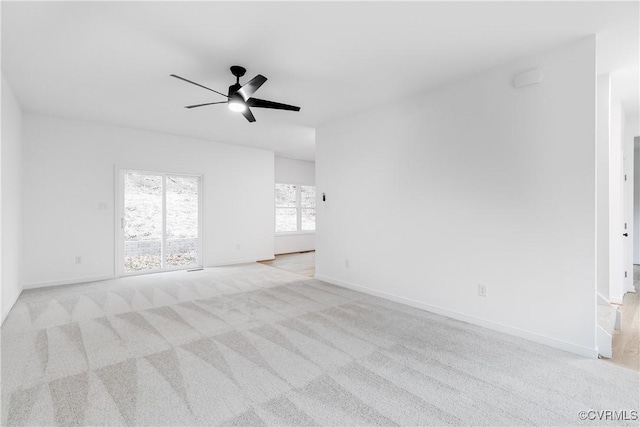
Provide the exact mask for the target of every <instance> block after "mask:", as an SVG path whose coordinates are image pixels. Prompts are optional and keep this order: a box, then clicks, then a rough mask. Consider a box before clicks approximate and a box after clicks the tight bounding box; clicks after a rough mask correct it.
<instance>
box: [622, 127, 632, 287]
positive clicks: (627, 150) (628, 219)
mask: <svg viewBox="0 0 640 427" xmlns="http://www.w3.org/2000/svg"><path fill="white" fill-rule="evenodd" d="M628 128H629V125H627V119H626V118H625V117H624V116H623V117H622V152H623V155H622V157H623V169H624V175H625V176H626V179H625V180H624V182H623V194H622V198H623V221H624V223H625V224H626V226H627V228H626V229H625V230H624V232H625V233H626V234H628V237H624V238H623V243H624V250H623V253H624V267H623V268H624V270H625V271H626V272H627V275H626V277H625V278H624V280H623V289H622V294H623V296H624V294H625V293H627V292H629V291H632V290H633V236H634V223H633V192H634V186H635V181H634V171H635V168H634V164H633V159H634V148H633V136H632V135H630V134H629V135H628V134H627V132H628Z"/></svg>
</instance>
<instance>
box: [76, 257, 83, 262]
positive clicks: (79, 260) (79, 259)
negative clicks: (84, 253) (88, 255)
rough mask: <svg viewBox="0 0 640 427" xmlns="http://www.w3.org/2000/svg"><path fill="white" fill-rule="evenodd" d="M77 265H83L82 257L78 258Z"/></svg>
mask: <svg viewBox="0 0 640 427" xmlns="http://www.w3.org/2000/svg"><path fill="white" fill-rule="evenodd" d="M76 264H82V257H81V256H79V255H77V256H76Z"/></svg>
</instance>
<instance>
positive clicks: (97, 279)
mask: <svg viewBox="0 0 640 427" xmlns="http://www.w3.org/2000/svg"><path fill="white" fill-rule="evenodd" d="M113 279H115V276H113V275H109V276H90V277H80V278H78V279H62V280H52V281H49V282H35V283H28V284H26V285H24V286H23V289H38V288H48V287H50V286H62V285H77V284H78V283H90V282H100V281H103V280H113Z"/></svg>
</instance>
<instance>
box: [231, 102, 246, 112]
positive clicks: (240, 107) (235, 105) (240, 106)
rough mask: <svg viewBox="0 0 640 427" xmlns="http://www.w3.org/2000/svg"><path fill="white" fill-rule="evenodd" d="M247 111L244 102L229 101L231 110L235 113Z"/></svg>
mask: <svg viewBox="0 0 640 427" xmlns="http://www.w3.org/2000/svg"><path fill="white" fill-rule="evenodd" d="M246 109H247V106H246V105H245V103H244V102H240V101H229V110H231V111H235V112H236V113H242V112H243V111H244V110H246Z"/></svg>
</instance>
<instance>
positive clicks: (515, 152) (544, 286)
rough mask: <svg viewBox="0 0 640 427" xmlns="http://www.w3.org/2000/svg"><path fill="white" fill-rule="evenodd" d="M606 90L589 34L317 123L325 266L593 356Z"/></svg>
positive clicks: (323, 270)
mask: <svg viewBox="0 0 640 427" xmlns="http://www.w3.org/2000/svg"><path fill="white" fill-rule="evenodd" d="M534 67H539V68H541V69H542V70H543V71H544V74H545V79H544V82H543V83H542V84H540V85H535V86H528V87H524V88H521V89H514V88H513V86H512V78H513V76H514V75H515V74H516V73H518V72H522V71H526V70H529V69H531V68H534ZM595 98H596V69H595V37H588V38H586V39H583V40H581V41H579V42H576V43H575V44H572V45H570V46H567V47H564V48H562V49H558V50H555V51H553V52H550V53H548V54H546V55H542V56H538V57H531V58H528V59H524V60H522V61H521V62H518V63H516V64H512V65H510V66H505V67H502V68H499V69H495V70H493V71H490V72H486V73H483V74H481V75H478V76H475V77H472V78H469V79H467V80H465V81H461V82H458V83H455V84H452V85H449V86H447V87H445V88H442V89H440V90H437V91H434V92H432V93H429V94H426V95H424V96H420V97H417V98H414V99H411V100H406V101H405V102H401V103H398V104H395V105H390V106H385V107H380V108H378V109H373V110H370V111H366V112H363V113H361V114H359V115H357V116H353V117H349V118H345V119H343V120H340V121H337V122H332V123H327V124H325V125H322V126H320V127H319V128H318V129H317V131H316V169H317V176H316V178H317V190H318V193H320V192H326V194H327V201H326V202H324V203H322V202H318V203H319V208H318V232H317V233H316V244H317V255H316V262H317V266H316V267H317V277H318V278H320V279H325V280H328V281H330V282H333V283H336V284H340V285H343V286H348V287H353V288H356V289H360V290H363V291H365V292H370V293H373V294H376V295H381V296H385V297H387V298H391V299H395V300H399V301H403V302H405V303H408V304H411V305H414V306H418V307H422V308H426V309H428V310H432V311H435V312H440V313H444V314H447V315H449V316H453V317H456V318H459V319H463V320H467V321H471V322H474V323H477V324H481V325H484V326H488V327H491V328H494V329H497V330H501V331H505V332H508V333H511V334H514V335H519V336H523V337H526V338H528V339H531V340H535V341H538V342H543V343H547V344H550V345H553V346H556V347H560V348H564V349H567V350H570V351H574V352H576V353H580V354H585V355H588V356H591V357H595V355H596V349H595V347H596V343H595V324H596V313H595V310H596V308H595V306H596V271H595V264H596V251H595V243H596V218H595V211H596V204H595V203H596V190H595V188H596V187H595V184H596V182H595V166H596V158H595V152H596V136H595V129H596V123H595V111H596V104H595ZM347 261H348V263H347ZM479 284H483V285H485V286H486V287H487V291H488V292H487V296H486V297H480V296H478V285H479Z"/></svg>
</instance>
